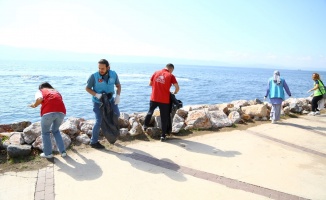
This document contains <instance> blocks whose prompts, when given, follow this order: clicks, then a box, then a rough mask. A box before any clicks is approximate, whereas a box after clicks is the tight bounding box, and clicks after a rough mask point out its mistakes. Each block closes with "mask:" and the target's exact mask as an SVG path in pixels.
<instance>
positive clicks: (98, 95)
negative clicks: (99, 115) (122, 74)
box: [94, 93, 102, 99]
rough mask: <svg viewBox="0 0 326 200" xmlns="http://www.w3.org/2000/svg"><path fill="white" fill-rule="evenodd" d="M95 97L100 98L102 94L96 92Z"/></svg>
mask: <svg viewBox="0 0 326 200" xmlns="http://www.w3.org/2000/svg"><path fill="white" fill-rule="evenodd" d="M94 97H96V98H98V99H100V98H101V97H102V94H98V93H96V94H95V96H94Z"/></svg>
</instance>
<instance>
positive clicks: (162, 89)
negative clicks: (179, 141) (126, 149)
mask: <svg viewBox="0 0 326 200" xmlns="http://www.w3.org/2000/svg"><path fill="white" fill-rule="evenodd" d="M173 70H174V65H173V64H171V63H169V64H167V65H166V67H165V68H164V69H162V70H159V71H156V72H155V73H154V74H153V75H152V77H151V79H150V82H149V85H150V86H152V94H151V98H150V103H149V111H148V113H147V115H146V117H145V122H144V130H145V131H146V129H147V127H148V125H149V123H150V120H151V118H152V115H153V113H154V110H155V108H157V107H159V109H160V116H161V125H162V134H161V141H164V140H165V139H166V134H167V133H168V126H169V120H171V119H170V88H171V86H172V85H174V88H175V89H174V92H173V94H177V93H178V92H179V89H180V88H179V85H178V82H177V80H176V78H175V76H174V75H173V74H172V72H173Z"/></svg>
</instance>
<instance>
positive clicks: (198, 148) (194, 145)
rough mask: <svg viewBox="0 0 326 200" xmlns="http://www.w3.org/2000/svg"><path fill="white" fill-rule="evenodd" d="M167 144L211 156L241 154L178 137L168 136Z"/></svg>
mask: <svg viewBox="0 0 326 200" xmlns="http://www.w3.org/2000/svg"><path fill="white" fill-rule="evenodd" d="M166 143H167V144H173V145H176V146H178V147H180V148H183V149H185V150H187V151H191V152H195V153H201V154H207V155H213V156H222V157H235V156H237V155H241V153H240V152H239V151H223V150H221V149H217V148H215V147H213V146H210V145H207V144H202V143H199V142H193V141H189V140H183V139H180V138H169V139H168V140H167V141H166Z"/></svg>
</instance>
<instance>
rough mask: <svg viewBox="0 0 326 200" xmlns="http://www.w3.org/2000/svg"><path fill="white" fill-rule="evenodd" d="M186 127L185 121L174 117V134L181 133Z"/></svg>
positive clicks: (177, 116)
mask: <svg viewBox="0 0 326 200" xmlns="http://www.w3.org/2000/svg"><path fill="white" fill-rule="evenodd" d="M184 126H185V119H184V118H182V117H180V116H179V115H177V114H176V115H174V117H173V122H172V133H179V131H180V130H181V129H182V128H183V127H184Z"/></svg>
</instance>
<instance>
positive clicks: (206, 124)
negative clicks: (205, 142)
mask: <svg viewBox="0 0 326 200" xmlns="http://www.w3.org/2000/svg"><path fill="white" fill-rule="evenodd" d="M185 123H186V124H187V126H186V128H185V129H209V128H211V127H212V123H211V121H210V120H209V117H208V116H207V115H206V112H205V110H194V111H190V112H189V113H188V117H187V119H186V121H185Z"/></svg>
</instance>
